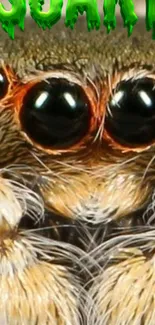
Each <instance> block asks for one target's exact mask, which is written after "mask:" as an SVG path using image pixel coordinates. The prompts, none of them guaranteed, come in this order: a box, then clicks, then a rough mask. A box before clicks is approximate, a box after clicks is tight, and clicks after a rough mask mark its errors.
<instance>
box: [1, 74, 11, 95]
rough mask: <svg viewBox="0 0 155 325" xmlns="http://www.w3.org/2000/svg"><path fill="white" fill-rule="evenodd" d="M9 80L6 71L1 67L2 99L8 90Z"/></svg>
mask: <svg viewBox="0 0 155 325" xmlns="http://www.w3.org/2000/svg"><path fill="white" fill-rule="evenodd" d="M8 86H9V82H8V79H7V77H6V75H5V72H4V71H3V70H2V69H0V99H2V98H3V97H4V96H5V95H6V93H7V91H8Z"/></svg>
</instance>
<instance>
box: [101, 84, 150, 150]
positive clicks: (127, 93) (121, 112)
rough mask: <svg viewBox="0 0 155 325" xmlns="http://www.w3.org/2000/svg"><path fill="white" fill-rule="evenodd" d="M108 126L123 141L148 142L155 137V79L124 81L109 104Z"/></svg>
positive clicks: (120, 141) (138, 143)
mask: <svg viewBox="0 0 155 325" xmlns="http://www.w3.org/2000/svg"><path fill="white" fill-rule="evenodd" d="M105 128H106V130H107V131H108V133H109V135H110V136H111V137H112V138H113V139H115V140H116V141H118V142H119V143H120V144H127V145H129V146H132V147H134V146H137V145H147V144H149V143H150V142H152V141H153V140H154V139H155V81H154V80H153V79H151V78H143V79H139V80H134V79H130V80H128V81H122V82H120V83H119V84H118V85H117V87H116V89H115V90H114V92H113V94H112V96H111V98H110V101H109V103H108V106H107V112H106V118H105Z"/></svg>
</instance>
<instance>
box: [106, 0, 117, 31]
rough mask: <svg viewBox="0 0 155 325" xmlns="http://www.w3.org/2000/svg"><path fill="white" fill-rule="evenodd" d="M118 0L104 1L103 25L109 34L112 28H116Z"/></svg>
mask: <svg viewBox="0 0 155 325" xmlns="http://www.w3.org/2000/svg"><path fill="white" fill-rule="evenodd" d="M116 4H117V0H104V4H103V12H104V21H103V24H104V25H105V26H106V27H107V32H108V33H109V32H110V30H111V28H112V29H114V28H115V27H116V17H115V7H116Z"/></svg>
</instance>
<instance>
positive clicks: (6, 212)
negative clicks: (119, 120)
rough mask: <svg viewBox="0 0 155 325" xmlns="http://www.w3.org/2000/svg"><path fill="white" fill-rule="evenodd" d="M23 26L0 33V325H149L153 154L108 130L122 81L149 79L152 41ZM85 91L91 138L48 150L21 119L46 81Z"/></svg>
mask: <svg viewBox="0 0 155 325" xmlns="http://www.w3.org/2000/svg"><path fill="white" fill-rule="evenodd" d="M85 30H86V25H85V23H83V21H82V20H81V21H80V22H79V23H77V27H76V28H75V30H74V31H70V30H67V29H65V28H64V26H62V23H58V24H57V25H56V26H55V27H53V28H52V29H51V30H50V31H49V30H48V31H42V30H40V29H39V28H38V27H37V25H36V24H33V22H32V21H31V20H30V21H29V20H28V21H27V22H26V27H25V31H24V33H20V32H19V33H17V34H16V37H15V40H14V41H11V40H8V36H7V35H6V34H5V33H3V32H2V31H1V37H0V58H1V66H2V68H3V69H4V71H5V73H6V75H7V77H8V80H9V87H8V92H7V94H6V96H4V98H2V99H1V100H0V292H1V298H0V300H1V303H0V324H3V325H27V324H30V325H31V324H32V325H34V324H35V325H36V324H40V325H47V324H50V325H79V324H82V325H83V324H88V325H114V324H115V325H144V324H145V325H154V316H155V301H154V288H155V263H154V261H155V255H154V247H155V228H154V202H155V197H154V187H155V184H154V183H155V168H154V160H155V156H154V143H151V144H149V145H148V146H143V147H139V148H137V147H135V148H128V147H123V146H121V145H120V144H118V143H116V142H115V141H114V140H113V139H112V138H110V137H109V136H108V134H107V133H106V130H105V129H104V116H105V111H106V109H107V105H108V99H109V96H110V94H111V89H112V88H114V87H115V86H116V85H117V83H118V82H119V81H120V80H127V79H129V78H135V79H140V78H142V77H150V78H153V79H155V59H154V51H155V41H153V40H152V39H151V35H150V34H147V33H146V32H145V26H144V22H139V23H138V24H137V26H136V27H135V29H134V32H133V35H132V36H131V37H130V38H127V33H126V30H123V28H122V27H121V29H120V28H119V27H118V28H117V29H116V31H114V32H112V33H111V35H108V36H107V35H106V34H105V31H104V29H101V30H100V31H94V32H91V33H88V32H87V31H85ZM49 76H50V78H52V77H56V78H60V77H62V76H63V78H66V79H67V80H69V81H73V82H75V83H77V84H78V85H80V86H81V87H82V88H83V90H84V91H85V93H86V94H87V96H88V97H89V99H90V102H91V105H92V110H93V118H92V122H91V123H92V124H91V130H90V132H89V134H87V135H86V136H85V138H84V139H82V141H81V142H79V143H78V144H77V145H75V146H72V147H71V148H67V149H66V150H56V149H45V148H44V147H41V146H40V144H38V143H35V142H34V141H33V139H30V138H29V137H28V136H27V134H26V132H25V130H23V128H22V125H21V123H20V120H19V111H20V109H21V106H22V100H23V98H24V95H25V94H26V93H27V92H28V90H29V88H30V87H31V86H32V85H33V84H35V83H37V82H39V81H40V80H46V79H47V78H48V77H49Z"/></svg>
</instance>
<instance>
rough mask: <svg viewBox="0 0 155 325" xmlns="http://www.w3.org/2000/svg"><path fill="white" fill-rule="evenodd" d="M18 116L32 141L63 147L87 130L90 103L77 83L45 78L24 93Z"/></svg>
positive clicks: (70, 143) (51, 146) (73, 142)
mask: <svg viewBox="0 0 155 325" xmlns="http://www.w3.org/2000/svg"><path fill="white" fill-rule="evenodd" d="M19 118H20V121H21V124H22V127H23V129H24V131H25V132H26V133H27V135H28V136H29V137H30V138H31V139H32V140H34V141H36V142H37V143H39V144H40V145H42V146H44V147H47V148H60V149H61V148H66V147H68V146H71V145H73V144H75V143H76V142H78V141H79V140H80V139H81V138H82V137H83V136H84V135H85V134H86V133H87V131H88V129H89V124H90V103H89V100H88V98H87V96H86V94H85V92H84V90H83V89H82V87H80V86H79V85H77V84H75V83H71V82H69V81H67V80H65V79H57V78H52V79H47V80H46V81H42V82H40V83H38V84H36V85H35V86H33V87H32V88H31V89H30V90H29V91H28V92H27V94H26V95H25V97H24V99H23V104H22V108H21V110H20V115H19Z"/></svg>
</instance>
